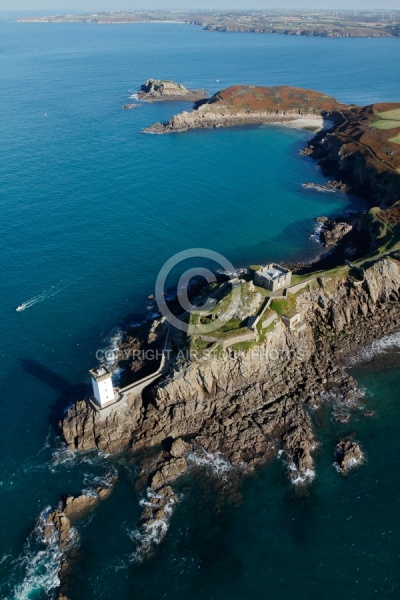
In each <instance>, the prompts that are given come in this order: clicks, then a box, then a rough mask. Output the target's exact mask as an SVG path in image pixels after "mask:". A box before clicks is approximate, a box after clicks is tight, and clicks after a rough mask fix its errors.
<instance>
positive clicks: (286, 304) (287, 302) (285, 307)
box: [271, 294, 297, 318]
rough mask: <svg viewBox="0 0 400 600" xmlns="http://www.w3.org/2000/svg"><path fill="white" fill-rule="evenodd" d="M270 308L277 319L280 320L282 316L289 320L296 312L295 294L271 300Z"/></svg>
mask: <svg viewBox="0 0 400 600" xmlns="http://www.w3.org/2000/svg"><path fill="white" fill-rule="evenodd" d="M271 308H272V310H274V311H275V312H276V314H277V315H278V317H279V318H282V316H285V317H289V318H291V317H293V316H294V315H295V314H296V312H297V298H296V296H295V294H288V295H287V297H286V298H282V299H279V300H273V301H272V302H271Z"/></svg>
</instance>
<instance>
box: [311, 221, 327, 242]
mask: <svg viewBox="0 0 400 600" xmlns="http://www.w3.org/2000/svg"><path fill="white" fill-rule="evenodd" d="M323 230H324V224H323V223H320V222H319V221H316V223H315V226H314V231H313V233H312V234H311V235H310V239H311V240H314V241H315V242H318V243H319V244H320V243H321V233H322V232H323Z"/></svg>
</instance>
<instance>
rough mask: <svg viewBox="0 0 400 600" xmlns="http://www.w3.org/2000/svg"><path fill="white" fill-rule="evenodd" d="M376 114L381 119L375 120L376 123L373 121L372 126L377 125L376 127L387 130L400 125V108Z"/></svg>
mask: <svg viewBox="0 0 400 600" xmlns="http://www.w3.org/2000/svg"><path fill="white" fill-rule="evenodd" d="M376 115H377V117H379V120H378V121H375V123H371V127H375V129H383V130H385V131H386V130H389V129H397V127H400V108H395V109H394V110H387V111H385V112H381V113H376Z"/></svg>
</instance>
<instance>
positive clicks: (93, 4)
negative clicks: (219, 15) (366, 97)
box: [0, 0, 400, 14]
mask: <svg viewBox="0 0 400 600" xmlns="http://www.w3.org/2000/svg"><path fill="white" fill-rule="evenodd" d="M276 7H281V8H313V7H314V8H349V9H350V8H360V9H361V8H381V9H382V8H394V9H400V0H284V2H282V1H281V0H272V1H271V0H0V10H1V9H3V10H24V11H25V12H26V13H27V14H28V13H29V12H36V11H38V10H40V11H43V10H47V11H49V12H54V11H57V12H62V13H65V12H84V11H91V12H96V11H99V10H117V9H124V8H126V9H132V10H134V9H137V8H147V9H150V8H166V9H167V8H184V9H187V10H189V9H197V8H216V9H219V8H237V9H239V8H248V9H249V8H261V9H266V8H276Z"/></svg>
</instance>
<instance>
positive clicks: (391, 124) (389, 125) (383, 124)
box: [371, 119, 400, 131]
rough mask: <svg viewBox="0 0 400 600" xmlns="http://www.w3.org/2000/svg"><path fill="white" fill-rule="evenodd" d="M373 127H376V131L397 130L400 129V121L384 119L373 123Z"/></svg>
mask: <svg viewBox="0 0 400 600" xmlns="http://www.w3.org/2000/svg"><path fill="white" fill-rule="evenodd" d="M371 127H375V129H384V130H385V131H386V130H387V129H397V128H398V127H400V121H386V120H383V119H379V121H374V122H373V123H371Z"/></svg>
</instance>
